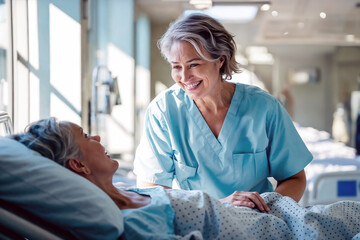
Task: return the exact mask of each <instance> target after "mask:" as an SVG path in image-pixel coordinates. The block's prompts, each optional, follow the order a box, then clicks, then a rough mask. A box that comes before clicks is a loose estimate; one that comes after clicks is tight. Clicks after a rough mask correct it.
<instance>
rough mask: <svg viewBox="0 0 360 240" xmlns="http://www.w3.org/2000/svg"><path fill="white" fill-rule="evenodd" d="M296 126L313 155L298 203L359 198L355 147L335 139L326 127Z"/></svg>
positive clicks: (359, 166) (359, 173)
mask: <svg viewBox="0 0 360 240" xmlns="http://www.w3.org/2000/svg"><path fill="white" fill-rule="evenodd" d="M295 126H296V128H297V130H298V132H299V134H300V136H301V137H302V139H303V141H304V142H305V144H306V146H307V147H308V149H309V150H310V152H311V153H312V154H313V156H314V159H313V161H312V162H311V163H310V164H309V165H308V166H306V168H305V173H306V177H307V186H306V190H305V193H304V195H303V197H302V199H301V200H300V204H301V205H303V206H308V205H316V204H329V203H333V202H337V201H342V200H354V201H360V157H357V156H356V154H355V149H354V148H351V147H349V146H346V145H345V144H343V143H340V142H335V141H334V140H333V139H331V138H330V134H329V133H327V132H325V131H319V130H317V129H314V128H310V127H301V126H300V125H298V124H296V123H295Z"/></svg>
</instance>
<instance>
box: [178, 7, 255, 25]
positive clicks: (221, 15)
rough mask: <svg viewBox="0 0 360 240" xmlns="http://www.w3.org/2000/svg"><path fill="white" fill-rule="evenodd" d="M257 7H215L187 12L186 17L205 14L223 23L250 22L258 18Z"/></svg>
mask: <svg viewBox="0 0 360 240" xmlns="http://www.w3.org/2000/svg"><path fill="white" fill-rule="evenodd" d="M257 11H258V7H256V6H214V7H211V8H209V9H207V10H187V11H185V12H184V15H185V16H187V15H190V14H192V13H204V14H207V15H209V16H211V17H213V18H216V19H217V20H219V21H223V22H237V23H245V22H250V21H251V20H253V19H254V18H255V16H256V13H257Z"/></svg>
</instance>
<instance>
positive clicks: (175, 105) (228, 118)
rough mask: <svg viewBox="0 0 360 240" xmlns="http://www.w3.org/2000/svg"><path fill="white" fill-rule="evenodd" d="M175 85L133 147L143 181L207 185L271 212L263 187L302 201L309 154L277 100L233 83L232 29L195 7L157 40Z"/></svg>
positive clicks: (225, 197) (153, 107) (158, 101)
mask: <svg viewBox="0 0 360 240" xmlns="http://www.w3.org/2000/svg"><path fill="white" fill-rule="evenodd" d="M158 46H159V48H160V50H161V53H162V55H163V56H164V57H165V58H166V59H167V60H168V61H169V63H170V65H171V76H172V78H173V79H174V81H175V82H176V84H175V85H174V86H172V87H171V88H169V89H168V90H166V91H164V92H162V93H161V94H160V95H158V96H157V97H156V98H155V99H154V100H153V101H152V102H151V103H150V105H149V107H148V109H147V112H146V119H145V131H144V133H143V136H142V139H141V142H140V144H139V146H138V148H137V151H136V157H135V163H134V172H135V174H136V175H137V185H138V187H150V186H155V185H161V186H164V187H167V188H171V187H172V186H173V185H172V184H173V180H175V182H177V183H178V185H179V186H180V188H181V189H185V190H195V189H198V190H203V191H205V192H207V193H208V194H210V195H212V196H213V197H215V198H218V199H220V200H221V201H223V202H228V203H231V204H233V205H239V206H247V207H251V208H258V209H259V210H261V211H264V210H266V211H269V209H268V207H267V205H266V203H265V202H264V200H263V199H262V198H261V197H260V195H259V193H263V192H269V191H274V189H273V187H272V184H271V183H270V182H269V180H268V177H273V178H275V179H276V180H277V186H276V188H275V192H278V193H280V194H282V195H284V196H289V197H291V198H293V199H294V200H296V201H299V200H300V198H301V196H302V194H303V192H304V189H305V185H306V176H305V173H304V167H305V166H306V165H307V164H308V163H309V162H310V161H311V160H312V155H311V154H310V152H309V151H308V149H307V148H306V146H305V145H304V143H303V141H302V140H301V138H300V136H299V135H298V133H297V131H296V129H295V127H294V125H293V123H292V121H291V119H290V117H289V115H288V114H287V113H286V111H285V110H284V108H283V107H282V106H281V105H280V104H279V102H278V101H277V100H276V99H275V98H274V97H272V96H271V95H269V94H268V93H266V92H264V91H262V90H260V89H259V88H257V87H253V86H249V85H244V84H239V83H236V84H234V83H230V82H228V81H226V80H227V79H231V76H232V74H233V73H235V72H239V70H238V66H237V62H236V60H235V51H236V46H235V42H234V39H233V36H232V35H231V34H229V33H228V32H227V30H226V29H224V27H223V26H222V25H221V24H220V23H219V22H218V21H216V20H214V19H213V18H211V17H209V16H206V15H201V14H195V15H189V16H187V17H185V18H183V19H180V20H178V21H176V22H175V23H173V24H172V25H171V26H170V27H169V29H168V30H167V31H166V33H165V34H164V35H163V36H162V38H161V39H160V40H159V42H158Z"/></svg>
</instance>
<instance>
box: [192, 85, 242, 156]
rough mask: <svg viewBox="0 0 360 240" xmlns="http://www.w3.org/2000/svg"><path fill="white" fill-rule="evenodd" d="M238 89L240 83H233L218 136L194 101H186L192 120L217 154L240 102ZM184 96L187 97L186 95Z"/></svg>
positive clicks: (229, 130) (229, 131)
mask: <svg viewBox="0 0 360 240" xmlns="http://www.w3.org/2000/svg"><path fill="white" fill-rule="evenodd" d="M240 91H241V85H239V84H235V91H234V95H233V97H232V99H231V103H230V107H229V109H228V112H227V113H226V116H225V120H224V123H223V125H222V127H221V130H220V133H219V136H218V138H216V137H215V136H214V134H213V132H212V131H211V129H210V128H209V126H208V125H207V123H206V121H205V119H204V117H203V116H202V115H201V112H200V111H199V109H198V108H197V106H196V105H195V103H194V101H191V100H190V101H186V103H187V107H188V109H189V112H190V113H191V114H190V115H191V116H192V118H193V120H194V122H195V123H196V125H197V126H198V128H199V129H200V130H201V132H202V133H203V135H204V137H205V138H206V139H207V141H208V142H209V144H210V145H211V147H212V149H213V150H214V151H215V152H216V153H217V154H219V153H220V152H221V150H222V143H225V142H226V140H227V138H229V137H231V131H232V129H231V128H230V126H233V125H232V124H231V123H232V122H233V121H234V116H235V115H236V113H237V111H238V109H239V106H240V103H241V97H242V94H240ZM186 98H189V97H188V96H187V95H186Z"/></svg>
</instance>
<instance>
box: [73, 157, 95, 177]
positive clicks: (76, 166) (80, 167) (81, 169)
mask: <svg viewBox="0 0 360 240" xmlns="http://www.w3.org/2000/svg"><path fill="white" fill-rule="evenodd" d="M68 166H69V168H70V170H72V171H74V172H76V173H78V174H85V175H88V174H90V170H89V169H88V168H87V167H86V166H85V165H84V164H83V163H82V162H81V161H80V160H78V159H75V158H70V159H69V160H68Z"/></svg>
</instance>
